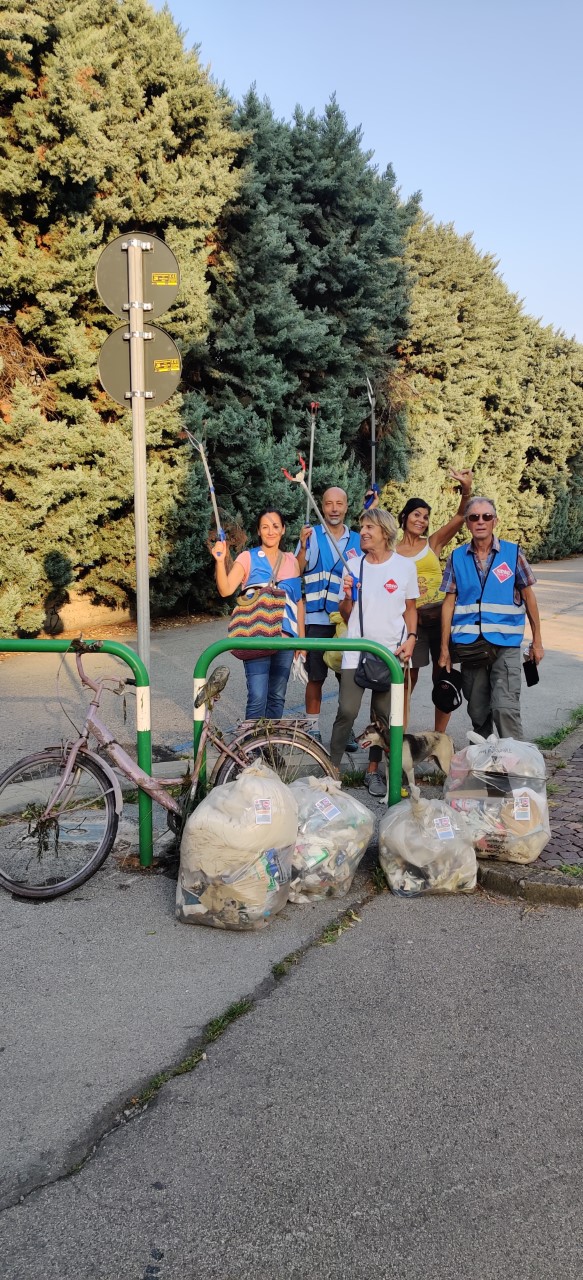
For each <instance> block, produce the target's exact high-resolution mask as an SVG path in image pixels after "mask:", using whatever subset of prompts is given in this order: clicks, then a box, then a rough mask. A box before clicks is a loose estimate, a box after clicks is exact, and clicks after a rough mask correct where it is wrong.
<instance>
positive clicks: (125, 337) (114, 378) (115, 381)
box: [98, 323, 182, 409]
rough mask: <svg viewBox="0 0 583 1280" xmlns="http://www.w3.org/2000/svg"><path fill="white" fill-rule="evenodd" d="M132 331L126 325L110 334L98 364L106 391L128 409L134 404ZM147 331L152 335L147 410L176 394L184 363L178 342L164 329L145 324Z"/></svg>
mask: <svg viewBox="0 0 583 1280" xmlns="http://www.w3.org/2000/svg"><path fill="white" fill-rule="evenodd" d="M129 332H130V331H129V325H125V324H124V325H121V326H120V328H119V329H114V331H113V333H110V335H109V337H108V338H106V340H105V342H104V344H103V346H102V348H101V352H100V355H99V364H98V372H99V381H100V382H101V385H102V387H103V389H104V391H107V393H108V395H110V396H111V398H112V400H117V403H118V404H123V405H125V406H126V408H127V409H130V408H131V403H132V399H131V394H130V392H131V370H130V342H129ZM144 332H145V333H151V335H152V336H151V338H147V339H145V340H144V381H145V387H144V390H145V391H146V400H145V403H146V409H153V408H155V406H156V405H159V404H164V403H165V401H166V400H169V399H170V396H173V395H174V392H175V391H176V388H177V387H178V384H179V382H180V375H181V372H182V361H181V359H180V352H179V350H178V347H177V346H176V343H175V342H174V340H173V338H171V337H170V336H169V334H167V333H164V330H163V329H158V327H157V326H156V325H155V324H149V323H146V324H145V326H144Z"/></svg>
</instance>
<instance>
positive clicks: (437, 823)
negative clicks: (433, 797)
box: [433, 817, 454, 840]
mask: <svg viewBox="0 0 583 1280" xmlns="http://www.w3.org/2000/svg"><path fill="white" fill-rule="evenodd" d="M433 825H434V827H435V830H436V833H437V836H438V838H439V839H440V840H453V839H454V833H453V827H452V825H451V819H450V818H447V817H443V818H434V819H433Z"/></svg>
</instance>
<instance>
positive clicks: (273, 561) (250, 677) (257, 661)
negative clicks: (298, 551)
mask: <svg viewBox="0 0 583 1280" xmlns="http://www.w3.org/2000/svg"><path fill="white" fill-rule="evenodd" d="M257 533H258V535H259V546H258V547H252V548H251V549H250V550H249V551H242V552H241V554H240V555H238V556H237V559H236V560H235V563H234V565H233V567H232V569H230V570H229V571H228V572H227V566H226V563H225V561H226V556H227V544H226V543H225V542H215V544H214V546H213V547H212V555H213V556H214V559H215V561H216V564H215V573H216V581H217V588H218V591H219V595H221V596H231V595H233V592H234V591H236V590H237V588H238V587H241V589H242V591H246V590H250V589H251V588H253V590H254V591H255V590H256V589H257V587H262V586H268V584H269V582H270V581H271V580H272V576H273V581H274V582H275V584H276V585H277V586H278V587H281V588H283V590H284V591H285V607H284V616H283V623H282V635H288V636H298V639H303V637H304V634H305V628H304V603H303V600H302V591H301V578H300V569H299V565H298V562H297V560H296V557H295V556H294V555H292V553H291V551H281V550H280V543H281V541H282V539H283V537H284V534H285V524H284V519H283V516H282V514H281V512H280V511H276V510H274V509H272V508H271V507H268V508H266V510H265V511H262V512H261V514H260V516H259V518H258V520H257ZM274 570H275V573H274ZM265 646H266V647H268V646H269V641H266V642H265ZM257 647H258V648H261V641H260V640H258V642H257ZM298 651H302V650H301V647H299V648H298ZM293 657H294V650H293V649H283V650H280V651H279V652H273V653H266V654H265V656H264V657H261V658H253V659H251V660H249V659H245V661H244V663H243V665H244V667H245V679H246V681H247V707H246V710H245V719H246V720H261V719H263V718H264V717H265V718H267V719H268V720H278V719H279V718H280V716H281V715H282V714H283V708H284V703H285V694H286V689H287V682H288V680H289V675H290V671H291V665H292V662H293Z"/></svg>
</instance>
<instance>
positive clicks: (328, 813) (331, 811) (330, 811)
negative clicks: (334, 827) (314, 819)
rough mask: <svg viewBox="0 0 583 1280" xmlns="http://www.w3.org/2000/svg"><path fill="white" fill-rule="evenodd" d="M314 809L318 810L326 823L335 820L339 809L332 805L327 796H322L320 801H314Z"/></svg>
mask: <svg viewBox="0 0 583 1280" xmlns="http://www.w3.org/2000/svg"><path fill="white" fill-rule="evenodd" d="M316 809H319V810H320V813H322V814H323V815H324V817H325V819H326V822H331V821H332V819H333V818H337V817H338V816H339V814H340V809H338V808H337V807H336V805H335V804H332V801H331V800H329V799H328V796H322V799H321V800H317V801H316Z"/></svg>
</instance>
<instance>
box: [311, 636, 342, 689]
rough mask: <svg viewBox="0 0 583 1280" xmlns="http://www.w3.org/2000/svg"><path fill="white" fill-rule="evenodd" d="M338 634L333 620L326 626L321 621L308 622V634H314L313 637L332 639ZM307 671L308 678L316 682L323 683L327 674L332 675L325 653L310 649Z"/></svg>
mask: <svg viewBox="0 0 583 1280" xmlns="http://www.w3.org/2000/svg"><path fill="white" fill-rule="evenodd" d="M335 635H336V627H335V626H334V623H333V622H331V623H330V624H329V626H327V627H326V626H324V625H323V623H319V622H307V623H306V636H308V637H309V636H312V637H313V639H315V640H316V639H320V638H321V639H325V640H330V639H331V638H332V637H333V636H335ZM306 671H307V673H308V680H314V681H315V683H316V684H323V683H324V681H325V679H326V676H329V675H330V667H327V666H326V663H325V662H324V654H323V653H317V652H316V650H314V649H311V650H310V649H308V651H307V657H306Z"/></svg>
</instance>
